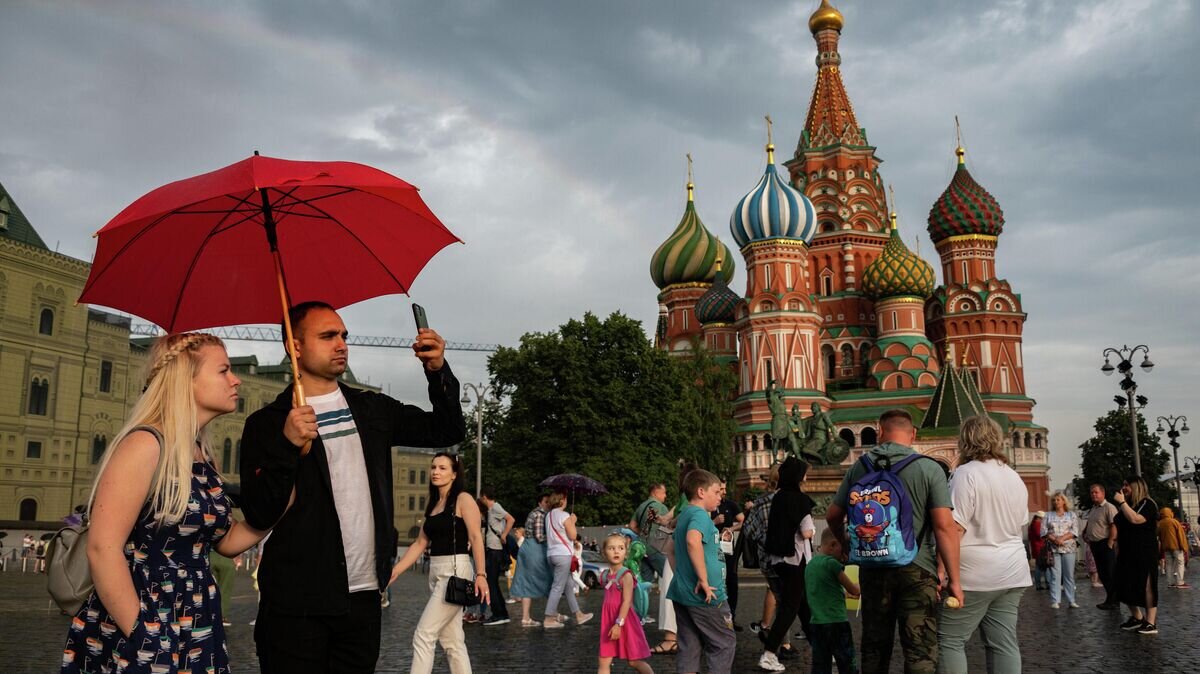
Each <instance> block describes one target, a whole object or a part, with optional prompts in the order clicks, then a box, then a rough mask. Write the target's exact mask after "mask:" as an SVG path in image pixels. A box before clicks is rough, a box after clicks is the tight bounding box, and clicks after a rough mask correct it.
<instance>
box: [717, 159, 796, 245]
mask: <svg viewBox="0 0 1200 674" xmlns="http://www.w3.org/2000/svg"><path fill="white" fill-rule="evenodd" d="M771 149H774V148H771ZM772 155H774V152H768V157H769V159H768V162H767V170H766V172H765V173H763V177H762V178H761V179H760V180H759V181H758V184H757V185H755V186H754V189H752V190H750V191H749V192H748V193H747V194H746V196H744V197H742V200H741V201H739V202H738V205H737V208H735V209H733V215H732V216H731V217H730V218H729V231H730V233H732V234H733V239H734V241H737V244H738V248H745V247H746V246H747V245H748V244H750V243H752V242H754V241H762V240H763V239H778V238H784V239H799V240H801V241H803V242H804V243H810V242H811V241H812V238H813V234H814V233H816V231H817V212H816V209H814V208H813V205H812V202H811V201H809V200H808V197H806V196H804V195H803V194H801V193H800V192H797V191H796V190H795V189H793V188H792V186H791V185H788V184H787V181H786V180H784V179H783V178H781V177H780V176H779V172H778V171H776V169H775V162H774V161H773V157H772Z"/></svg>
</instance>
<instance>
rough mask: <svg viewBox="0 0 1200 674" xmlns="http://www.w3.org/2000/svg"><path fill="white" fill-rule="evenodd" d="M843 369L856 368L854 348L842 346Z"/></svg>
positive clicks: (847, 345)
mask: <svg viewBox="0 0 1200 674" xmlns="http://www.w3.org/2000/svg"><path fill="white" fill-rule="evenodd" d="M842 367H854V347H853V346H850V345H849V344H843V345H842Z"/></svg>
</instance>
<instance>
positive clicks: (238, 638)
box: [0, 564, 1200, 674]
mask: <svg viewBox="0 0 1200 674" xmlns="http://www.w3.org/2000/svg"><path fill="white" fill-rule="evenodd" d="M9 569H10V570H9V571H8V572H5V573H0V672H2V673H3V674H24V673H26V672H36V673H39V674H40V673H46V672H56V671H58V663H59V660H60V655H61V653H62V646H63V642H64V640H65V638H66V632H67V623H68V618H67V617H66V616H63V615H61V614H60V613H59V611H58V609H57V608H52V607H50V603H49V595H47V594H46V592H45V576H40V575H35V574H32V573H27V574H22V573H20V571H19V570H18V571H15V572H14V571H13V570H11V569H12V567H11V566H10V567H9ZM1198 569H1200V565H1197V564H1192V565H1190V568H1189V571H1191V572H1192V573H1193V575H1194V574H1195V573H1196V572H1197V570H1198ZM742 573H743V578H744V579H746V580H747V581H750V582H749V583H746V585H747V586H746V587H744V588H743V590H742V599H741V601H742V605H741V610H740V611H739V616H738V621H739V622H740V623H742V624H746V625H748V624H749V623H750V622H751V620H755V619H757V618H758V614H759V611H760V610H761V607H762V598H763V593H764V592H765V590H766V588H765V586H763V585H762V584H761V583H760V582H759V580H760V577H759V576H757V572H753V571H743V572H742ZM1080 581H1081V583H1080V585H1081V587H1080V588H1079V591H1078V599H1079V603H1080V605H1081V606H1083V607H1084V608H1081V609H1067V608H1062V609H1059V610H1057V611H1055V610H1052V609H1051V608H1050V606H1049V600H1048V599H1047V597H1046V592H1044V591H1043V592H1035V591H1034V590H1032V588H1031V589H1030V590H1029V591H1027V592H1026V593H1025V596H1024V598H1023V600H1022V602H1021V610H1022V614H1021V620H1020V623H1019V631H1020V639H1021V650H1022V657H1023V659H1024V666H1025V667H1024V669H1025V671H1026V672H1034V673H1041V672H1063V673H1070V674H1075V673H1079V672H1138V673H1141V672H1195V671H1198V668H1200V610H1198V607H1200V598H1198V597H1200V590H1170V589H1167V588H1166V583H1165V582H1163V583H1162V585H1161V586H1160V587H1161V592H1160V594H1161V603H1160V606H1159V621H1158V624H1159V630H1160V632H1159V634H1158V635H1156V636H1143V635H1137V634H1133V633H1127V632H1121V631H1120V630H1118V629H1117V625H1118V624H1119V623H1120V622H1121V621H1122V620H1124V616H1123V615H1118V613H1117V612H1115V611H1099V610H1097V609H1095V608H1094V605H1095V604H1096V603H1097V602H1099V601H1100V599H1101V598H1102V597H1100V596H1099V595H1098V594H1097V593H1098V592H1100V591H1098V590H1095V589H1093V588H1092V587H1090V585H1089V584H1088V582H1087V580H1086V579H1085V578H1081V579H1080ZM428 596H429V595H428V590H427V589H426V584H425V577H424V576H423V575H421V574H420V573H418V572H410V573H408V574H406V575H405V576H403V577H401V579H400V580H399V581H398V582H397V583H396V585H395V586H393V591H392V605H391V607H390V608H387V609H385V610H384V618H383V645H382V654H381V656H380V658H379V667H378V670H377V671H379V672H407V671H408V669H409V663H410V660H411V655H410V654H411V641H412V633H413V628H414V627H415V625H416V621H417V619H418V617H419V616H420V612H421V609H422V607H423V606H424V604H425V601H426V600H427V599H428ZM600 601H601V595H600V593H598V592H591V593H588V595H586V596H583V597H581V602H582V604H583V606H584V607H585V610H588V611H597V612H598V611H599V604H600ZM542 606H543V604H542V603H541V602H534V614H535V615H537V614H538V613H540V612H541V609H542ZM255 610H256V604H255V596H254V591H253V590H252V589H251V586H250V577H249V574H247V573H246V572H244V571H242V572H239V573H238V574H237V581H236V584H235V591H234V596H233V601H232V605H231V606H230V608H229V609H228V615H227V618H228V619H229V620H231V621H232V622H233V626H232V627H229V628H227V630H228V635H229V636H228V639H229V651H230V654H231V656H232V659H233V666H234V671H235V672H237V673H238V674H254V673H257V672H258V671H259V670H258V662H257V660H256V659H255V656H254V637H253V629H254V628H252V627H250V626H249V625H248V623H249V621H250V620H251V619H253V617H254V614H255ZM563 610H565V602H564V604H563ZM509 612H510V614H511V615H512V616H513V617H514V618H515V619H516V620H517V622H513V623H509V624H507V625H499V626H494V627H483V626H480V625H468V626H467V647H468V650H469V651H470V653H471V661H472V663H473V665H474V671H475V672H479V673H484V674H486V673H489V672H497V673H501V672H502V673H510V672H511V673H516V672H521V673H527V672H537V673H538V674H552V673H563V674H566V673H576V672H595V671H596V651H597V645H598V639H599V629H600V628H599V625H598V624H597V623H598V622H599V620H597V621H595V622H593V623H589V624H587V625H584V626H583V627H574V626H568V627H567V628H566V629H562V630H555V631H551V632H547V631H544V630H542V629H541V628H522V627H521V626H520V625H519V624H518V622H519V618H520V607H519V605H515V604H510V605H509ZM851 624H852V625H853V628H854V636H855V639H856V641H857V639H858V637H860V636H861V627H860V624H859V621H858V620H855V619H852V620H851ZM654 627H655V626H654V625H648V626H647V629H648V633H647V636H648V637H649V638H650V639H651V645H653V644H654V643H655V642H656V641H657V639H658V638H659V637H660V636H661V634H660V633H659V632H658V631H657V630H655V629H653V628H654ZM797 629H798V628H797ZM896 650H897V653H896V655H895V656H894V659H893V666H892V671H895V672H900V671H903V668H902V666H901V663H900V658H899V644H897V646H896ZM761 653H762V647H761V646H760V644H759V642H758V639H757V638H756V637H755V636H754V635H753V634H752V633H751V632H750V630H749V629H747V630H745V631H743V632H741V633H739V635H738V654H737V659H736V661H735V665H734V671H736V672H757V671H759V670H758V667H757V662H758V656H759V655H760V654H761ZM968 657H969V660H970V665H971V671H972V672H981V673H982V672H984V671H986V668H985V666H984V656H983V649H982V647H981V646H980V645H979V643H978V639H977V638H976V639H975V640H973V641H972V643H971V644H970V646H969V647H968ZM439 658H441V659H440V661H439V663H438V666H437V667H436V668H435V670H434V671H436V672H447V671H449V670H448V669H447V667H446V664H445V658H444V657H443V656H441V654H440V651H439ZM650 662H651V664H652V666H653V667H654V671H655V672H656V673H658V674H662V673H664V672H665V673H673V672H674V671H675V663H674V659H673V658H671V657H669V656H652V658H651V661H650ZM786 664H787V665H788V671H789V672H797V673H799V672H808V671H809V668H810V663H809V660H808V657H807V655H806V654H804V655H801V656H800V657H799V658H798V659H796V660H790V661H788V662H787V663H786ZM613 671H614V672H623V671H624V672H628V671H632V670H630V669H629V668H628V667H626V666H625V665H623V664H618V665H617V666H614V668H613Z"/></svg>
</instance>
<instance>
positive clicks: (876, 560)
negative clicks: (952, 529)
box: [846, 453, 929, 568]
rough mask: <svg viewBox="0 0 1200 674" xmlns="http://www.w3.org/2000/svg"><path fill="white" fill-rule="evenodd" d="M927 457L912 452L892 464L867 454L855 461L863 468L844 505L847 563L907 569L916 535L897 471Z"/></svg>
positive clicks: (913, 555) (909, 500) (914, 553)
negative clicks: (877, 462) (875, 459)
mask: <svg viewBox="0 0 1200 674" xmlns="http://www.w3.org/2000/svg"><path fill="white" fill-rule="evenodd" d="M925 458H929V457H926V456H924V455H922V454H917V453H913V454H910V455H908V456H906V457H904V458H903V459H900V460H899V461H897V462H895V463H892V462H891V461H890V460H889V459H886V458H880V459H878V461H879V465H875V464H874V463H872V462H871V459H870V457H869V456H868V455H867V454H863V455H862V458H861V459H859V460H860V461H861V463H862V465H863V468H864V469H865V471H866V472H865V473H864V474H863V475H862V477H860V478H858V480H856V481H855V482H854V484H853V485H851V487H850V491H849V492H848V495H847V497H848V503H847V517H846V519H847V525H846V533H847V534H848V536H849V539H850V549H849V550H848V551H847V553H848V555H849V560H850V563H851V564H858V565H859V566H861V567H864V568H889V567H898V566H907V565H908V564H911V563H912V562H913V560H914V559H916V558H917V536H918V533H923V532H916V531H913V512H912V508H913V506H912V497H911V496H910V495H909V493H908V490H907V489H906V488H905V487H904V482H902V481H901V480H900V471H902V470H904V468H905V467H907V466H908V465H909V464H910V463H912V462H914V461H917V460H919V459H925Z"/></svg>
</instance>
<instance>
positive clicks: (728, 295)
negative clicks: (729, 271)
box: [696, 259, 742, 325]
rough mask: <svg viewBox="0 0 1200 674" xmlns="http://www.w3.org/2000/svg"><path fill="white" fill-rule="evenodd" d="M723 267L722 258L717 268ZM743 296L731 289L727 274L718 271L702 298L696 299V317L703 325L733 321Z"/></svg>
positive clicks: (718, 261)
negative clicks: (726, 278)
mask: <svg viewBox="0 0 1200 674" xmlns="http://www.w3.org/2000/svg"><path fill="white" fill-rule="evenodd" d="M720 269H721V259H718V260H717V270H718V272H719V271H720ZM741 301H742V298H741V297H738V294H737V293H735V292H733V291H732V290H730V289H729V283H727V282H726V281H725V275H724V274H722V273H718V274H717V275H716V279H714V280H713V284H712V287H711V288H709V289H708V290H707V291H705V293H704V294H703V295H701V296H700V299H698V300H696V319H697V320H699V321H700V324H701V325H709V324H711V323H732V322H733V321H734V318H735V314H736V313H737V305H738V302H741Z"/></svg>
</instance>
